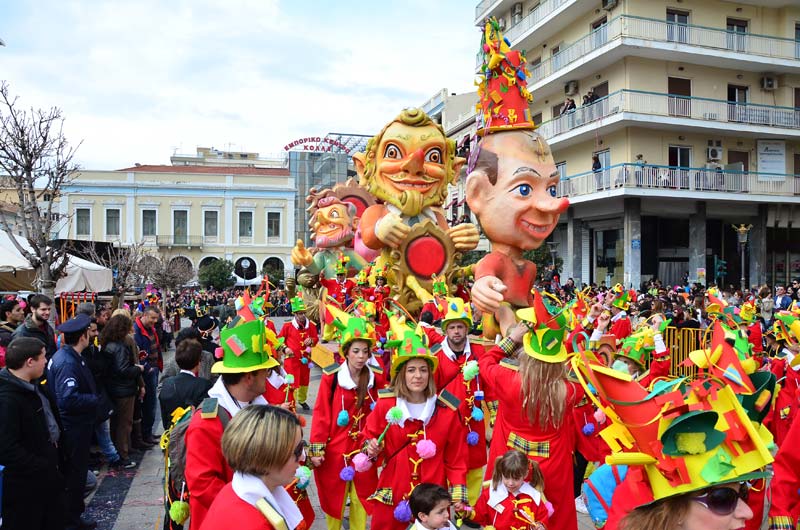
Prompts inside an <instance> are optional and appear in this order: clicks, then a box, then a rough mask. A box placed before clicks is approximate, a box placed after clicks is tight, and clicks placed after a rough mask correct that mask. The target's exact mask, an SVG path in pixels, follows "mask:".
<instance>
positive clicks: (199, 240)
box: [156, 235, 203, 247]
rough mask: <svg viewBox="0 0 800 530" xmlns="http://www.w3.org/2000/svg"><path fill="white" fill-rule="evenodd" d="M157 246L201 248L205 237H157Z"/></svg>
mask: <svg viewBox="0 0 800 530" xmlns="http://www.w3.org/2000/svg"><path fill="white" fill-rule="evenodd" d="M156 244H157V245H158V246H159V247H201V246H203V236H180V235H168V236H156Z"/></svg>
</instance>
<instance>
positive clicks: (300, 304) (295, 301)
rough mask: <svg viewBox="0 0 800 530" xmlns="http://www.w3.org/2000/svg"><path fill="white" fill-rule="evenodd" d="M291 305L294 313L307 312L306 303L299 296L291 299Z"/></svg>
mask: <svg viewBox="0 0 800 530" xmlns="http://www.w3.org/2000/svg"><path fill="white" fill-rule="evenodd" d="M289 303H290V304H291V305H292V313H293V314H294V313H305V312H306V303H305V302H304V301H303V299H302V298H301V297H300V295H299V294H298V295H297V296H295V297H293V298H291V299H290V300H289Z"/></svg>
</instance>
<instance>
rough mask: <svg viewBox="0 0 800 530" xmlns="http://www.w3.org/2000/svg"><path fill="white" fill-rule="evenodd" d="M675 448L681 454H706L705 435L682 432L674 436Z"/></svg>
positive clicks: (702, 433)
mask: <svg viewBox="0 0 800 530" xmlns="http://www.w3.org/2000/svg"><path fill="white" fill-rule="evenodd" d="M675 447H677V448H678V451H680V452H681V453H683V454H687V455H700V454H703V453H705V452H706V433H704V432H682V433H678V434H677V435H675Z"/></svg>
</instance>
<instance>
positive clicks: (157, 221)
mask: <svg viewBox="0 0 800 530" xmlns="http://www.w3.org/2000/svg"><path fill="white" fill-rule="evenodd" d="M172 163H173V165H141V164H136V165H135V166H133V167H128V168H125V169H119V170H114V171H81V172H80V174H78V175H77V176H76V178H75V180H74V181H72V182H70V183H69V185H68V186H65V188H64V190H63V195H62V198H61V200H60V202H59V210H60V211H59V213H60V214H61V216H62V218H65V219H67V218H68V219H70V222H69V223H64V224H63V226H62V228H61V233H60V234H59V237H60V238H62V239H73V240H84V241H104V242H113V243H118V244H120V245H129V244H133V243H135V242H139V241H143V242H144V243H145V245H147V246H148V247H150V248H152V249H153V250H154V251H158V253H159V254H162V255H166V256H170V257H171V259H173V260H180V261H183V262H184V263H185V264H187V265H190V266H191V267H192V270H193V271H194V272H195V273H196V272H197V269H198V268H199V267H202V266H203V265H205V264H208V263H211V262H213V261H214V260H217V259H228V260H231V261H233V262H234V263H235V265H236V268H235V270H234V273H235V274H236V275H237V276H238V277H239V279H240V281H250V282H257V281H258V280H259V279H260V278H261V274H262V271H263V270H264V269H266V268H269V269H271V270H272V271H274V272H275V273H277V274H279V275H284V274H286V271H288V272H291V271H292V270H293V265H292V263H291V261H290V259H289V255H290V252H291V248H292V245H293V244H294V235H295V228H294V222H295V216H294V213H295V209H296V198H297V197H296V195H297V191H296V187H295V182H294V178H293V177H292V176H291V175H290V173H289V169H288V167H286V159H285V158H263V157H259V156H258V153H238V152H227V151H217V150H214V149H205V148H199V149H198V150H197V153H196V154H195V155H174V156H173V157H172Z"/></svg>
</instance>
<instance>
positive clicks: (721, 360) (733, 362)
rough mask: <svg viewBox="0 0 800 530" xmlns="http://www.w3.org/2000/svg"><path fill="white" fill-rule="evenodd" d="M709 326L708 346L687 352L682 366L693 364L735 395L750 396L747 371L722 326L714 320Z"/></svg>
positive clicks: (750, 386)
mask: <svg viewBox="0 0 800 530" xmlns="http://www.w3.org/2000/svg"><path fill="white" fill-rule="evenodd" d="M711 326H712V330H711V344H710V346H708V347H704V348H703V349H701V350H695V351H692V352H689V357H688V358H687V359H686V360H685V361H683V364H685V365H689V364H695V365H696V366H697V367H698V368H702V369H704V370H707V371H708V373H709V374H711V375H713V376H715V377H718V378H719V379H721V380H722V381H725V382H726V383H727V384H728V385H729V386H730V387H731V388H732V389H733V391H734V392H736V393H739V394H752V393H753V392H755V387H753V384H752V382H751V381H750V378H748V377H747V370H745V366H743V365H742V361H741V360H740V359H739V355H738V354H737V352H736V350H735V349H734V347H733V345H732V344H731V342H732V341H729V340H728V336H727V335H726V330H725V328H724V326H723V325H722V323H721V322H720V321H719V320H715V321H714V323H713V324H712V325H711ZM737 331H738V330H737ZM748 364H750V363H748Z"/></svg>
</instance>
